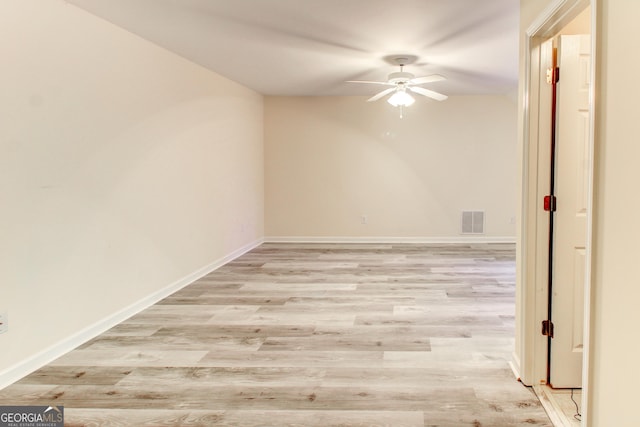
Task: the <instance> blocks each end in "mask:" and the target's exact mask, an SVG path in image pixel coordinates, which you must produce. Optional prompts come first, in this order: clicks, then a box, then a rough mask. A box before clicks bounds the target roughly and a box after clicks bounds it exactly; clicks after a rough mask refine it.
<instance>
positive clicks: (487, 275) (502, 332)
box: [0, 243, 551, 427]
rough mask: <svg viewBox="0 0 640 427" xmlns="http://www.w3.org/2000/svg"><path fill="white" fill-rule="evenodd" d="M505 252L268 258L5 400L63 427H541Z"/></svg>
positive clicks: (219, 276) (349, 247)
mask: <svg viewBox="0 0 640 427" xmlns="http://www.w3.org/2000/svg"><path fill="white" fill-rule="evenodd" d="M514 268H515V265H514V246H513V245H512V244H485V243H478V244H429V245H424V244H329V243H327V244H324V243H323V244H288V243H269V244H263V245H261V246H259V247H258V248H256V249H254V250H252V251H250V252H248V253H247V254H245V255H243V256H241V257H239V258H238V259H236V260H234V261H232V262H230V263H228V264H226V265H224V266H222V267H220V268H219V269H217V270H216V271H214V272H212V273H210V274H208V275H206V276H205V277H203V278H201V279H199V280H197V281H196V282H194V283H193V284H191V285H189V286H187V287H185V288H183V289H181V290H179V291H178V292H176V293H175V294H173V295H171V296H169V297H167V298H165V299H163V300H162V301H160V302H159V303H158V304H156V305H154V306H152V307H150V308H149V309H147V310H144V311H143V312H141V313H139V314H137V315H135V316H133V317H131V318H130V319H128V320H126V321H125V322H123V323H121V324H120V325H117V326H116V327H114V328H112V329H111V330H109V331H107V332H105V333H104V334H102V335H100V336H98V337H96V338H94V339H92V340H90V341H88V342H87V343H85V344H83V345H81V346H80V347H79V348H78V349H76V350H74V351H72V352H70V353H68V354H66V355H64V356H62V357H61V358H59V359H57V360H55V361H54V362H52V363H51V364H49V365H47V366H45V367H43V368H42V369H40V370H38V371H36V372H34V373H33V374H31V375H29V376H27V377H25V378H24V379H23V380H21V381H19V382H17V383H16V384H14V385H12V386H9V387H7V388H5V389H4V390H0V401H2V403H3V404H15V405H34V404H38V405H64V406H65V415H66V420H65V421H66V423H65V425H68V426H129V425H136V426H256V427H258V426H261V427H264V426H323V427H325V426H394V427H402V426H407V427H417V426H430V427H435V426H438V427H460V426H473V427H483V426H484V427H489V426H491V427H510V426H514V427H515V426H550V425H551V424H550V421H549V419H548V417H547V416H546V414H545V413H544V410H543V408H542V406H541V405H540V402H539V401H538V400H537V398H536V396H535V395H534V394H533V393H532V392H531V391H530V390H529V389H528V388H526V387H524V386H522V385H521V384H520V383H518V382H517V381H516V379H515V378H514V377H513V374H512V372H511V369H510V367H509V364H508V363H509V360H510V359H509V358H510V354H511V352H512V349H513V345H514V339H513V334H514V323H515V322H514V319H515V317H514V314H515V312H514V301H515V269H514Z"/></svg>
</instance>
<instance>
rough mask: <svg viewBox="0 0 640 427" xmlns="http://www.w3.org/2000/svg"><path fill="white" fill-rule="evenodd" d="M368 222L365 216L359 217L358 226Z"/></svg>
mask: <svg viewBox="0 0 640 427" xmlns="http://www.w3.org/2000/svg"><path fill="white" fill-rule="evenodd" d="M368 222H369V218H367V216H366V215H362V216H360V224H367V223H368Z"/></svg>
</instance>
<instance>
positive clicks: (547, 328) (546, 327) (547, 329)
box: [542, 320, 553, 338]
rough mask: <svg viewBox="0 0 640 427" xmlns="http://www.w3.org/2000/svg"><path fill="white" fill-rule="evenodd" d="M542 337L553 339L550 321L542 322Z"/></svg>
mask: <svg viewBox="0 0 640 427" xmlns="http://www.w3.org/2000/svg"><path fill="white" fill-rule="evenodd" d="M542 335H544V336H545V337H549V338H553V322H551V320H543V321H542Z"/></svg>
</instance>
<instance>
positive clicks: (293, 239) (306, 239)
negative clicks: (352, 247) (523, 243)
mask: <svg viewBox="0 0 640 427" xmlns="http://www.w3.org/2000/svg"><path fill="white" fill-rule="evenodd" d="M264 242H265V243H380V244H385V243H386V244H390V243H427V244H428V243H466V244H472V243H515V242H516V238H515V237H510V236H505V237H501V236H495V237H494V236H450V237H449V236H447V237H341V236H329V237H315V236H269V237H265V238H264Z"/></svg>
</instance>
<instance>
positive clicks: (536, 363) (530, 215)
mask: <svg viewBox="0 0 640 427" xmlns="http://www.w3.org/2000/svg"><path fill="white" fill-rule="evenodd" d="M588 6H591V61H592V67H591V82H592V84H591V93H590V99H589V104H590V109H591V112H592V113H591V116H590V119H589V151H590V156H589V157H590V164H589V165H588V174H589V176H588V182H589V184H588V185H589V188H588V195H589V200H588V204H587V206H588V212H587V241H586V243H587V249H586V252H587V253H586V267H585V292H584V296H585V301H584V304H585V309H584V349H583V350H584V351H583V370H582V405H581V411H582V414H583V417H582V419H583V422H582V425H588V423H587V417H586V414H587V412H588V411H587V410H586V402H587V401H588V395H589V385H590V383H589V360H590V359H589V348H590V347H589V346H590V335H591V328H590V325H591V260H592V252H591V249H592V230H593V162H594V157H593V152H594V123H595V120H594V117H595V113H596V112H595V110H594V90H595V89H594V86H595V81H596V80H595V72H596V68H597V67H596V66H595V64H596V62H597V59H596V49H595V45H596V39H597V37H596V22H597V21H596V15H597V14H596V12H597V0H554V1H552V2H551V3H550V4H549V6H548V7H547V8H546V9H544V10H543V11H542V13H541V14H540V15H539V16H538V17H537V19H536V20H535V21H534V22H533V23H532V24H531V25H530V26H529V27H528V28H527V29H526V32H525V34H524V40H523V41H524V50H523V55H524V70H523V71H524V79H523V82H522V86H521V96H522V97H521V101H522V116H521V120H522V128H521V129H522V132H523V133H522V135H521V138H522V145H521V147H520V149H521V153H520V158H521V161H522V164H521V165H520V167H521V171H522V181H521V188H520V194H521V199H520V206H519V214H520V226H519V229H518V234H519V238H518V239H517V242H518V245H517V249H518V250H517V269H518V271H517V282H518V286H517V288H516V319H517V321H516V349H515V353H514V360H513V365H514V370H515V372H516V374H517V376H518V377H519V379H520V380H521V381H522V382H523V383H524V384H525V385H528V386H537V385H540V384H546V379H547V354H548V351H549V348H548V344H547V337H545V336H543V335H542V333H541V324H542V321H543V320H546V317H547V308H548V292H547V272H548V249H549V248H548V244H549V224H548V212H545V211H543V210H542V209H541V208H540V205H541V203H542V196H543V195H545V193H546V192H548V182H549V179H550V165H549V157H548V153H549V149H548V147H546V146H545V144H546V141H548V140H549V138H550V134H549V129H550V127H549V124H550V118H551V105H550V104H549V105H545V103H544V102H541V92H540V89H541V88H540V81H541V73H545V72H546V70H542V69H541V68H542V66H541V61H540V49H541V46H542V43H543V42H544V41H546V40H548V39H549V38H551V37H553V36H554V35H556V34H557V33H558V32H559V31H560V30H561V29H562V28H563V27H565V26H566V25H567V24H568V23H569V22H570V21H571V20H572V19H573V18H575V17H576V16H577V15H578V14H579V13H580V12H582V11H584V10H585V9H586V8H587V7H588ZM542 99H544V96H543V97H542ZM545 148H546V150H545Z"/></svg>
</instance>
